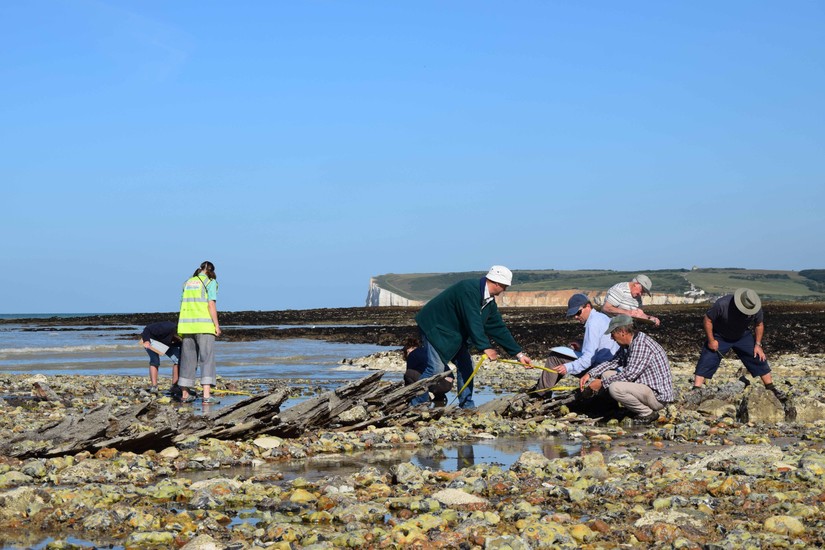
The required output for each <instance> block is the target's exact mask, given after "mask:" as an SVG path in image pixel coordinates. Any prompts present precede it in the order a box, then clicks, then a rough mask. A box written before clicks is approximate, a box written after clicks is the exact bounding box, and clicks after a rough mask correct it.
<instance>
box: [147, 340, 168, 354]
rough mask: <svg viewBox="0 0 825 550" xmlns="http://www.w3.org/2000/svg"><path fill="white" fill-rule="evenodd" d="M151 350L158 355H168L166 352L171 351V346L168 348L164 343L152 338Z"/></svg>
mask: <svg viewBox="0 0 825 550" xmlns="http://www.w3.org/2000/svg"><path fill="white" fill-rule="evenodd" d="M149 349H150V350H152V351H154V352H155V353H157V354H158V355H166V352H167V351H169V346H167V345H166V344H164V343H163V342H158V341H157V340H155V339H153V338H150V339H149Z"/></svg>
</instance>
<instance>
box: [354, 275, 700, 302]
mask: <svg viewBox="0 0 825 550" xmlns="http://www.w3.org/2000/svg"><path fill="white" fill-rule="evenodd" d="M578 292H581V291H580V290H576V289H571V290H538V291H525V292H518V291H508V292H505V293H504V294H502V295H501V296H499V297H497V298H496V302H497V303H498V305H499V306H501V307H564V306H566V305H567V300H569V299H570V296H572V295H573V294H576V293H578ZM585 294H587V295H588V297H589V298H590V300H591V301H592V302H593V303H594V304H596V305H597V306H601V305H603V304H604V298H605V296H606V294H607V292H586V293H585ZM708 301H709V296H707V295H706V294H705V293H704V292H701V291H699V292H686V293H685V294H684V295H677V294H654V295H653V296H647V295H645V296H644V297H643V298H642V303H643V305H664V304H698V303H702V302H708ZM425 303H426V302H425V301H421V300H410V299H408V298H404V297H403V296H399V295H398V294H395V293H393V292H391V291H389V290H386V289H384V288H381V287H380V286H378V284H377V283H376V281H375V279H370V289H369V293H368V294H367V304H366V305H367V307H379V306H422V305H424V304H425Z"/></svg>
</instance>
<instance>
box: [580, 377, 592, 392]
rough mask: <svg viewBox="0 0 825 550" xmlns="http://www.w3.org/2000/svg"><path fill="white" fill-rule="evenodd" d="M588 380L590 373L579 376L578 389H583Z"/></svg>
mask: <svg viewBox="0 0 825 550" xmlns="http://www.w3.org/2000/svg"><path fill="white" fill-rule="evenodd" d="M588 380H590V375H589V374H585V375H584V376H582V377H581V378H579V389H580V390H582V391H584V388H585V387H587V381H588Z"/></svg>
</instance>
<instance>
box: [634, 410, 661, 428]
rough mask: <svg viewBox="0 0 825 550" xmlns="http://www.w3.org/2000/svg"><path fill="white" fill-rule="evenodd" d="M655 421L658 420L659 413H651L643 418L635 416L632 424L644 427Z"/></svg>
mask: <svg viewBox="0 0 825 550" xmlns="http://www.w3.org/2000/svg"><path fill="white" fill-rule="evenodd" d="M657 420H659V411H653V412H652V413H650V414H646V415H644V416H637V417H636V418H634V419H633V423H634V424H636V425H637V426H644V425H646V424H653V423H654V422H656V421H657Z"/></svg>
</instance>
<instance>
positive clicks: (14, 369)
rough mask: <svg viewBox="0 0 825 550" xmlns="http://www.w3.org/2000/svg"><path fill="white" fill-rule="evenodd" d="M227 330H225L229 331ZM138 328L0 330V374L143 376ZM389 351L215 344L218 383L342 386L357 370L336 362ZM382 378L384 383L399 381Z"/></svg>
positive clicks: (164, 372) (166, 371) (295, 343)
mask: <svg viewBox="0 0 825 550" xmlns="http://www.w3.org/2000/svg"><path fill="white" fill-rule="evenodd" d="M231 328H232V327H227V329H229V330H231ZM142 330H143V327H142V326H130V325H123V326H115V327H112V326H94V325H88V326H68V325H67V326H49V327H46V326H40V325H36V324H35V325H30V324H26V325H23V324H3V325H0V373H3V372H6V373H15V374H26V373H42V374H46V375H57V374H82V375H96V374H106V375H126V376H147V373H148V365H149V358H148V356H147V355H146V351H145V350H144V349H143V347H142V346H141V345H140V343H139V335H140V332H141V331H142ZM389 349H393V348H388V347H386V346H377V345H370V344H342V343H335V342H324V341H321V340H309V339H289V340H260V341H254V342H228V341H222V340H221V339H220V338H219V339H218V340H217V341H216V343H215V351H216V356H217V363H218V375H219V376H221V377H224V378H237V379H243V378H275V379H286V378H289V379H309V380H312V381H313V382H314V383H317V382H318V381H321V382H322V383H323V382H324V381H328V382H332V381H341V380H344V381H348V380H352V379H356V378H361V377H363V376H365V373H364V372H363V371H358V370H355V371H354V370H352V369H351V368H350V369H347V368H345V367H342V366H341V364H340V363H341V360H342V359H350V358H354V357H362V356H365V355H369V354H372V353H376V352H379V351H385V350H389ZM171 367H172V363H171V361H170V360H169V359H168V358H167V357H161V366H160V374H161V377H162V378H168V377H170V376H171V370H172V369H171ZM400 377H401V375H400V373H388V374H387V375H385V379H387V380H396V379H400Z"/></svg>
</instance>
